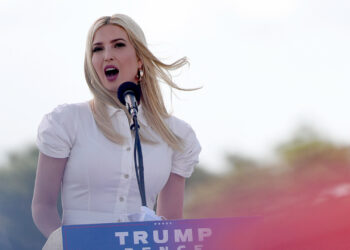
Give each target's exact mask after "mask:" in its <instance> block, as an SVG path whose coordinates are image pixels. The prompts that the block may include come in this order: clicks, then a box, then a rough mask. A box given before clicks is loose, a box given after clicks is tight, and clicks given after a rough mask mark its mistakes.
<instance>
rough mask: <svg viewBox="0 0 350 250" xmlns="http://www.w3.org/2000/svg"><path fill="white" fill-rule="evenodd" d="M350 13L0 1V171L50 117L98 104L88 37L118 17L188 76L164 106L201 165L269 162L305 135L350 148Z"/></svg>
mask: <svg viewBox="0 0 350 250" xmlns="http://www.w3.org/2000/svg"><path fill="white" fill-rule="evenodd" d="M349 10H350V2H349V1H346V0H344V1H342V0H317V1H316V0H303V1H301V0H217V1H206V0H178V1H166V0H154V1H150V0H148V1H147V0H146V1H145V0H143V1H141V0H135V1H132V0H129V1H117V0H113V1H110V0H99V1H91V0H84V1H83V0H75V1H68V0H50V1H45V0H32V1H24V0H22V1H20V0H0V31H1V37H0V47H1V48H2V53H1V56H0V73H1V80H2V91H1V92H0V111H1V114H2V122H1V130H0V138H1V140H0V159H5V156H6V155H7V154H8V152H11V151H13V150H17V149H20V148H25V147H26V145H29V144H31V143H33V142H34V141H35V138H36V132H37V128H38V125H39V123H40V121H41V119H42V117H43V115H44V114H46V113H48V112H50V111H52V110H53V109H54V108H55V107H56V106H57V105H59V104H62V103H76V102H83V101H86V100H89V99H91V97H92V95H91V93H90V92H89V90H88V87H87V85H86V83H85V79H84V74H83V60H84V50H85V41H86V35H87V31H88V29H89V27H90V25H91V24H92V23H93V22H94V21H95V20H96V19H97V18H99V17H100V16H104V15H112V14H114V13H123V14H127V15H129V16H131V17H132V18H133V19H134V20H135V21H136V22H137V23H138V24H139V25H140V26H141V28H142V29H143V31H144V33H145V35H146V39H147V42H148V46H149V48H150V49H151V51H152V52H153V53H154V54H155V55H156V56H158V57H159V58H161V59H162V60H164V61H165V62H171V61H174V60H176V59H178V58H181V57H183V56H186V57H187V58H188V59H189V61H190V66H189V67H185V68H183V69H182V70H180V71H178V72H174V80H175V81H176V83H178V85H180V86H181V87H184V88H193V87H199V86H200V87H202V89H200V90H197V91H191V92H179V91H176V96H177V97H173V98H172V102H171V101H170V100H171V98H170V93H169V90H168V89H167V88H164V97H165V99H166V103H167V106H168V107H169V109H170V110H172V111H173V114H174V115H175V116H177V117H179V118H181V119H183V120H185V121H186V122H188V123H189V124H190V125H191V126H192V127H193V128H194V130H195V131H196V134H197V137H198V139H199V140H200V142H201V145H202V148H203V150H202V153H201V155H200V162H201V165H202V166H203V167H205V168H206V169H207V170H210V171H213V172H220V171H224V170H225V161H224V160H225V154H227V153H238V154H242V155H247V156H251V157H256V158H260V159H263V158H268V157H270V156H271V155H272V152H273V150H274V148H275V147H276V145H278V144H279V143H281V142H283V141H285V140H287V139H288V138H289V137H290V136H291V135H292V134H293V132H294V131H295V130H296V129H297V128H298V127H299V126H302V125H308V126H311V127H314V128H315V129H316V130H318V131H319V132H320V133H321V134H324V135H325V136H328V137H329V138H332V139H333V140H335V141H337V142H341V143H345V144H349V142H350V116H349V115H348V113H347V107H350V98H349V93H350V87H349V80H350V75H349V69H350V48H349V44H350V16H349V15H348V13H349Z"/></svg>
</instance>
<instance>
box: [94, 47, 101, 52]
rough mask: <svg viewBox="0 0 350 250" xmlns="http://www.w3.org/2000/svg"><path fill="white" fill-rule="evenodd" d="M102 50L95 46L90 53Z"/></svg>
mask: <svg viewBox="0 0 350 250" xmlns="http://www.w3.org/2000/svg"><path fill="white" fill-rule="evenodd" d="M100 50H102V48H101V47H95V48H93V49H92V53H94V52H97V51H100Z"/></svg>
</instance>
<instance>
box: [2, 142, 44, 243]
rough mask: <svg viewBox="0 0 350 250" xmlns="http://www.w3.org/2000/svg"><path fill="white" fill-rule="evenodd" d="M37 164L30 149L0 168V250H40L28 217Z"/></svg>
mask: <svg viewBox="0 0 350 250" xmlns="http://www.w3.org/2000/svg"><path fill="white" fill-rule="evenodd" d="M37 160H38V150H37V149H36V147H35V146H30V147H28V148H27V149H25V150H24V151H22V152H17V153H11V154H10V155H9V158H8V161H7V162H6V163H5V166H2V167H1V168H0V249H14V250H25V249H28V250H29V249H31V250H32V249H41V247H42V245H43V244H44V242H45V238H44V237H43V236H42V234H41V233H40V232H39V231H38V230H37V228H36V227H35V225H34V223H33V220H32V216H31V201H32V196H33V189H34V179H35V172H36V165H37Z"/></svg>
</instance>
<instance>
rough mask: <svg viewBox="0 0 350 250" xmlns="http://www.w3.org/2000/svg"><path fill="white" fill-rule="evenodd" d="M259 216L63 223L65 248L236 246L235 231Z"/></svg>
mask: <svg viewBox="0 0 350 250" xmlns="http://www.w3.org/2000/svg"><path fill="white" fill-rule="evenodd" d="M256 220H257V218H256V217H238V218H218V219H194V220H163V221H144V222H130V223H106V224H90V225H67V226H63V227H62V237H63V249H64V250H100V249H103V250H109V249H122V250H173V249H176V250H177V249H185V250H186V249H191V250H199V249H210V250H213V249H221V250H225V249H227V250H228V249H230V250H232V249H234V242H232V235H233V234H235V233H237V232H239V230H240V229H241V228H242V227H245V226H247V225H248V226H249V225H250V224H252V223H254V222H255V221H256Z"/></svg>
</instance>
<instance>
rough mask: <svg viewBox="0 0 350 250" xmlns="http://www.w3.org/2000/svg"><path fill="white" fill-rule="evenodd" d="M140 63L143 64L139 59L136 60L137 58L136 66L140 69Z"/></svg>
mask: <svg viewBox="0 0 350 250" xmlns="http://www.w3.org/2000/svg"><path fill="white" fill-rule="evenodd" d="M142 65H143V63H142V61H141V59H138V60H137V66H138V68H139V69H141V68H142Z"/></svg>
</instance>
